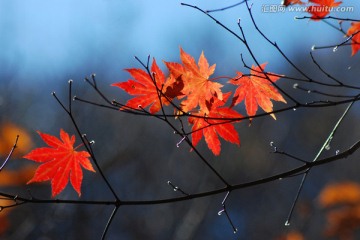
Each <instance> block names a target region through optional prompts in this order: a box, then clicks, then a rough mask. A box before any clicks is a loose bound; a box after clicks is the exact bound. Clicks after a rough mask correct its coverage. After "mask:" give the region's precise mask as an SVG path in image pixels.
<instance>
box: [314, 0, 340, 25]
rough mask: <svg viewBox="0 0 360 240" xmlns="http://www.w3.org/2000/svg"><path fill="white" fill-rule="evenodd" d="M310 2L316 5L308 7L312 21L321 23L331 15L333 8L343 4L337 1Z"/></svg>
mask: <svg viewBox="0 0 360 240" xmlns="http://www.w3.org/2000/svg"><path fill="white" fill-rule="evenodd" d="M309 2H312V3H315V4H316V5H313V6H310V7H308V9H307V11H308V13H310V14H311V15H312V16H311V19H312V20H314V21H319V20H320V19H322V18H324V17H326V15H328V14H329V13H330V10H331V8H333V7H337V6H339V5H340V4H341V3H342V2H335V0H309Z"/></svg>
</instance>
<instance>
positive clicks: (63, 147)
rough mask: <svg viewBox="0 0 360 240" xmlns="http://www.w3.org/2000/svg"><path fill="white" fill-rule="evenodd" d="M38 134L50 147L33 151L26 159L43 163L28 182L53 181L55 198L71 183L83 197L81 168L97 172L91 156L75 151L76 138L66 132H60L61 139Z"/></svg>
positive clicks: (84, 152)
mask: <svg viewBox="0 0 360 240" xmlns="http://www.w3.org/2000/svg"><path fill="white" fill-rule="evenodd" d="M38 134H39V135H40V137H41V138H42V140H43V141H44V142H45V143H46V144H47V145H48V146H50V147H41V148H36V149H34V150H32V151H31V152H30V153H28V154H26V155H25V156H24V158H27V159H29V160H32V161H35V162H39V163H42V164H41V165H40V166H39V167H38V168H37V170H36V172H35V175H34V177H33V178H32V179H31V180H30V181H28V184H29V183H32V182H43V181H48V180H51V188H52V197H55V196H56V195H58V194H59V193H60V192H62V191H63V190H64V188H65V187H66V185H67V184H68V183H69V178H70V182H71V185H72V186H73V188H74V189H75V191H76V192H77V193H78V194H79V196H80V195H81V183H82V180H83V172H82V169H81V167H83V168H85V169H87V170H89V171H92V172H95V170H94V168H93V167H92V165H91V162H90V160H89V157H90V154H89V153H88V152H86V151H75V150H76V149H77V148H78V147H76V148H74V147H73V145H74V143H75V136H74V135H72V136H71V138H70V136H69V134H68V133H66V132H65V131H64V130H62V129H61V130H60V139H58V138H57V137H54V136H52V135H49V134H46V133H41V132H40V131H38Z"/></svg>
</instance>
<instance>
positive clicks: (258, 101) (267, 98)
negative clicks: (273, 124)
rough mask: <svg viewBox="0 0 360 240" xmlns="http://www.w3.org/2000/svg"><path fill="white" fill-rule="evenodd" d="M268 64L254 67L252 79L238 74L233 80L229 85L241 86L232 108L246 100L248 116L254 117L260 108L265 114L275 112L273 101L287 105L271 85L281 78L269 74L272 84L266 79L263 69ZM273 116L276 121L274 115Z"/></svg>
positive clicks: (236, 92)
mask: <svg viewBox="0 0 360 240" xmlns="http://www.w3.org/2000/svg"><path fill="white" fill-rule="evenodd" d="M266 64H267V63H263V64H261V65H260V66H261V68H259V67H258V66H256V67H255V66H252V68H251V70H250V77H248V76H244V75H243V74H242V73H241V72H238V76H237V77H235V78H233V79H231V80H230V81H229V83H231V84H234V85H239V87H238V88H237V89H236V91H235V93H234V98H233V101H232V104H231V105H232V106H235V105H237V104H239V103H240V102H242V101H243V100H245V107H246V112H247V114H248V116H254V115H255V114H256V111H257V110H258V106H260V107H261V108H262V109H263V110H264V111H265V112H267V113H269V112H272V111H273V104H272V102H271V99H273V100H275V101H281V102H284V103H286V100H285V99H284V98H283V96H282V95H281V94H280V93H279V92H278V90H277V89H276V88H275V87H274V86H273V85H272V84H271V82H273V83H274V82H276V81H277V80H278V79H279V78H280V77H278V76H274V75H273V73H268V74H267V76H268V78H269V79H270V80H271V82H270V81H269V80H268V79H267V78H266V75H265V74H264V73H261V71H262V70H261V69H265V66H266ZM271 116H272V117H273V118H274V119H276V117H275V115H274V114H271Z"/></svg>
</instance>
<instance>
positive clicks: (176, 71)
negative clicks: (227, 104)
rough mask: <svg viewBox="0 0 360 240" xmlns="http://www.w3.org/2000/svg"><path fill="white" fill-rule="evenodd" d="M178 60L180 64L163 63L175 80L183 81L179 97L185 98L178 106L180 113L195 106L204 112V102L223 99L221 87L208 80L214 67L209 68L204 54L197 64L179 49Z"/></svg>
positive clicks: (202, 53)
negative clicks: (179, 106)
mask: <svg viewBox="0 0 360 240" xmlns="http://www.w3.org/2000/svg"><path fill="white" fill-rule="evenodd" d="M180 58H181V61H182V64H179V63H174V62H165V64H166V66H167V68H168V69H169V71H170V74H171V75H172V76H173V77H174V78H175V79H181V80H182V81H183V86H184V88H183V89H182V94H183V95H182V96H181V97H184V96H186V99H184V100H182V102H181V104H180V105H181V109H182V111H184V112H189V111H191V110H193V109H194V108H196V107H197V106H200V108H201V109H202V110H205V109H206V108H207V106H206V102H210V101H211V99H212V98H214V97H216V98H218V99H219V100H222V99H223V96H222V92H221V87H222V86H223V85H222V84H220V83H217V82H213V81H211V80H210V79H209V77H210V76H211V75H212V74H213V73H214V71H215V67H216V65H215V64H214V65H212V66H209V63H208V61H207V59H206V58H205V55H204V52H201V55H200V58H199V60H198V63H197V64H196V62H195V60H194V58H193V57H192V56H191V55H189V54H188V53H186V52H185V51H184V50H183V49H182V48H180ZM208 110H209V109H208Z"/></svg>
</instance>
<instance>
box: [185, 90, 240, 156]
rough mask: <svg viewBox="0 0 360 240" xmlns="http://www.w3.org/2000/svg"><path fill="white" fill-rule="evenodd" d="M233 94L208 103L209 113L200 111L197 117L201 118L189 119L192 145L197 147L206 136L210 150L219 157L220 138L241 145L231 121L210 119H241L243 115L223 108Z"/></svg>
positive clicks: (227, 94) (226, 94)
mask: <svg viewBox="0 0 360 240" xmlns="http://www.w3.org/2000/svg"><path fill="white" fill-rule="evenodd" d="M230 95H231V92H228V93H225V94H224V97H223V100H220V99H218V98H213V99H212V102H211V103H208V104H207V105H208V107H209V111H207V110H206V111H204V110H202V109H201V110H200V111H199V112H198V113H197V114H196V115H197V116H201V117H189V119H188V121H189V123H190V124H193V126H192V129H191V130H192V133H191V138H192V140H191V141H192V144H193V146H194V147H195V146H196V145H197V144H198V143H199V141H200V140H201V138H202V137H203V136H204V138H205V142H206V143H207V145H208V147H209V149H210V150H211V151H212V152H213V153H214V154H215V155H219V154H220V151H221V143H220V140H219V137H218V135H219V136H220V137H222V138H223V139H225V140H226V141H228V142H231V143H234V144H237V145H239V144H240V139H239V135H238V133H237V131H236V129H235V127H234V125H233V124H232V123H231V122H230V121H229V120H221V119H209V118H241V117H242V115H241V114H239V113H238V112H236V111H235V110H233V109H231V108H229V107H222V106H223V105H224V104H225V103H226V101H227V100H228V98H229V96H230Z"/></svg>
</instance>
